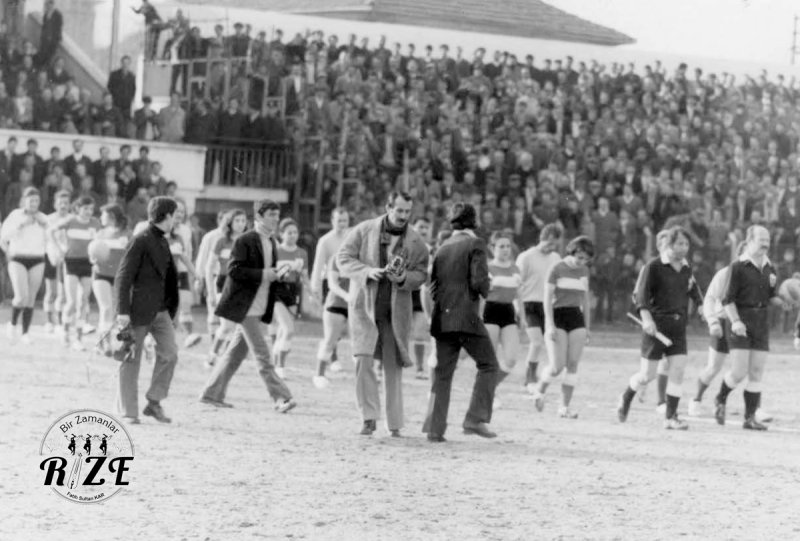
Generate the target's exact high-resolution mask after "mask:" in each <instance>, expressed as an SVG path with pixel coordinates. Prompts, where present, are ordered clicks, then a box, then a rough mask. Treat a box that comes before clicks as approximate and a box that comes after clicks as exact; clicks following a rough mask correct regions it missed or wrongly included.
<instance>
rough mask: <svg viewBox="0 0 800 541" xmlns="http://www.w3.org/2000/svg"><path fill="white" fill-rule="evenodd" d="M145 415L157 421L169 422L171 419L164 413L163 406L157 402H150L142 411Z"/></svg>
mask: <svg viewBox="0 0 800 541" xmlns="http://www.w3.org/2000/svg"><path fill="white" fill-rule="evenodd" d="M142 413H144V414H145V415H147V416H149V417H152V418H154V419H155V420H156V421H158V422H159V423H171V422H172V419H170V418H169V417H167V416H166V415H165V414H164V408H162V407H161V404H159V403H158V402H150V403H149V404H147V406H146V407H145V408H144V410H143V411H142Z"/></svg>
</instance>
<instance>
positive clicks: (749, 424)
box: [742, 417, 767, 431]
mask: <svg viewBox="0 0 800 541" xmlns="http://www.w3.org/2000/svg"><path fill="white" fill-rule="evenodd" d="M742 428H744V429H745V430H758V431H764V430H766V429H767V425H765V424H764V423H759V422H758V421H756V418H755V417H748V418H747V419H745V420H744V424H743V425H742Z"/></svg>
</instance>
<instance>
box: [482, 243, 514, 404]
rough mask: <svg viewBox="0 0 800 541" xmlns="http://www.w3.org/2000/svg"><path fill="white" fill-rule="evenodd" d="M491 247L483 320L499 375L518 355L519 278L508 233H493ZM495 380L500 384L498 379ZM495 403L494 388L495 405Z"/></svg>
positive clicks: (504, 372) (503, 373) (511, 365)
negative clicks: (492, 347)
mask: <svg viewBox="0 0 800 541" xmlns="http://www.w3.org/2000/svg"><path fill="white" fill-rule="evenodd" d="M491 248H492V256H493V257H492V260H491V261H490V262H489V279H490V283H489V294H488V295H487V297H486V303H485V304H484V307H483V323H484V325H486V330H487V331H488V332H489V338H490V339H491V341H492V345H493V346H494V351H495V354H496V355H497V362H498V364H499V365H500V372H499V373H498V374H499V375H498V378H500V377H505V376H506V375H507V374H508V373H509V372H511V370H513V369H514V366H515V365H516V363H517V355H519V325H517V310H516V309H515V308H514V301H516V300H518V299H519V287H520V285H521V284H522V277H521V276H520V272H519V268H518V267H517V265H516V264H515V263H514V259H513V255H512V250H513V247H512V242H511V235H509V234H506V233H495V234H494V235H492V239H491ZM520 306H521V303H520ZM497 383H498V385H499V384H500V381H498V382H497ZM498 405H499V402H498V400H497V394H496V391H495V407H497V406H498Z"/></svg>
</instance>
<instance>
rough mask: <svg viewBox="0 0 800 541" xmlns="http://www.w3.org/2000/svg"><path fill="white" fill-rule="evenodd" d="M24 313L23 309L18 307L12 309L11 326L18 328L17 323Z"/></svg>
mask: <svg viewBox="0 0 800 541" xmlns="http://www.w3.org/2000/svg"><path fill="white" fill-rule="evenodd" d="M21 313H22V308H17V307H16V306H12V307H11V324H12V325H13V326H15V327H16V326H17V321H19V315H20V314H21Z"/></svg>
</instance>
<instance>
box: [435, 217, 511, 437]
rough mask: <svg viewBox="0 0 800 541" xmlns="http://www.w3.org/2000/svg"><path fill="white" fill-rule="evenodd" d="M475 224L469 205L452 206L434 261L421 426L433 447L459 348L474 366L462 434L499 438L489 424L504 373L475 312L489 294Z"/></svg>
mask: <svg viewBox="0 0 800 541" xmlns="http://www.w3.org/2000/svg"><path fill="white" fill-rule="evenodd" d="M476 222H477V216H476V212H475V208H474V207H473V206H472V205H468V204H464V203H457V204H455V205H454V206H453V209H452V211H451V216H450V224H451V225H452V227H453V235H452V236H451V237H450V238H449V239H448V240H447V241H446V242H445V243H444V244H443V245H442V247H441V248H439V251H438V252H437V253H436V256H435V257H434V260H433V267H432V270H431V286H430V288H431V297H432V298H433V303H434V305H433V315H432V321H431V336H433V337H434V338H435V339H436V369H435V370H434V378H433V386H432V387H431V396H430V401H429V402H428V415H427V417H426V419H425V424H424V425H423V427H422V431H423V432H427V433H428V440H429V441H432V442H443V441H445V439H444V432H445V430H446V429H447V411H448V409H449V407H450V387H451V386H452V383H453V372H454V371H455V368H456V364H457V363H458V354H459V352H460V351H461V348H464V349H465V350H466V351H467V353H469V355H470V356H471V357H472V358H473V359H475V362H476V364H477V366H478V374H477V376H476V377H475V385H474V387H473V389H472V400H471V401H470V405H469V409H468V410H467V415H466V417H465V419H464V424H463V425H462V426H463V428H464V433H465V434H476V435H478V436H481V437H484V438H494V437H495V436H497V434H495V433H494V432H492V431H491V430H489V427H488V426H487V425H488V423H489V422H491V420H492V402H493V401H494V390H495V387H496V386H497V383H498V381H499V380H500V379H502V378H503V377H504V376H505V375H506V374H505V373H504V372H501V371H500V370H499V367H498V364H497V357H496V356H495V352H494V348H493V347H492V342H491V340H490V339H489V333H488V332H487V331H486V327H485V326H484V324H483V320H482V318H481V314H480V309H479V306H480V297H484V298H485V297H486V295H488V294H489V283H490V280H489V265H488V261H487V256H486V253H487V251H486V244H485V243H484V241H482V240H481V239H479V238H477V237H476V235H475V233H474V231H473V230H474V229H475V227H476V226H477V223H476Z"/></svg>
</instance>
